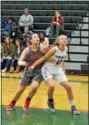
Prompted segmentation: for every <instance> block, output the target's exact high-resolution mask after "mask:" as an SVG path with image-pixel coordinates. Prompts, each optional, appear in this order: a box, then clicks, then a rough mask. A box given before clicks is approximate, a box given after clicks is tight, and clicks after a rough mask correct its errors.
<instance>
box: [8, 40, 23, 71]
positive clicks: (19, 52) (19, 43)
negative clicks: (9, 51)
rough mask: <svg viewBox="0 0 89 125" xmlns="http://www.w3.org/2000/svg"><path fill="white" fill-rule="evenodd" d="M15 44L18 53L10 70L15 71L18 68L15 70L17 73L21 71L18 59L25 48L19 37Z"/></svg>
mask: <svg viewBox="0 0 89 125" xmlns="http://www.w3.org/2000/svg"><path fill="white" fill-rule="evenodd" d="M15 45H16V55H15V57H14V59H13V60H12V64H11V67H10V72H13V71H14V70H15V69H16V70H15V72H16V73H17V72H19V71H20V66H18V60H19V57H20V55H21V53H22V51H23V50H24V48H23V47H22V46H21V40H20V39H17V40H16V41H15Z"/></svg>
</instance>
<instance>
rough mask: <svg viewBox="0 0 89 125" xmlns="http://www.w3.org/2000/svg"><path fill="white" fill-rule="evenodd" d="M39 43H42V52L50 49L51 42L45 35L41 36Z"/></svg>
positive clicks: (41, 34)
mask: <svg viewBox="0 0 89 125" xmlns="http://www.w3.org/2000/svg"><path fill="white" fill-rule="evenodd" d="M39 41H40V48H41V49H42V50H45V49H46V48H48V47H49V40H48V38H47V37H45V35H44V34H43V33H40V34H39Z"/></svg>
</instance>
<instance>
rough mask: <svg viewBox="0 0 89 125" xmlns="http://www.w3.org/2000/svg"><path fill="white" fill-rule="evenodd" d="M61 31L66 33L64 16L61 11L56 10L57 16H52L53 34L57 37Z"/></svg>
mask: <svg viewBox="0 0 89 125" xmlns="http://www.w3.org/2000/svg"><path fill="white" fill-rule="evenodd" d="M60 32H63V33H64V17H63V16H62V15H61V14H60V12H58V11H55V16H54V17H53V18H52V22H51V34H50V35H51V36H55V37H57V36H58V35H59V34H60Z"/></svg>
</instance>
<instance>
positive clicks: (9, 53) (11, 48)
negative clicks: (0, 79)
mask: <svg viewBox="0 0 89 125" xmlns="http://www.w3.org/2000/svg"><path fill="white" fill-rule="evenodd" d="M2 49H3V53H2V65H1V66H2V68H4V69H3V70H2V72H6V71H7V70H9V68H10V65H11V62H12V59H13V58H14V56H15V52H16V47H15V45H14V44H13V43H12V42H11V39H10V37H6V38H5V43H4V44H3V47H2ZM3 66H4V67H3Z"/></svg>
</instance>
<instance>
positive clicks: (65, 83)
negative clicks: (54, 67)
mask: <svg viewBox="0 0 89 125" xmlns="http://www.w3.org/2000/svg"><path fill="white" fill-rule="evenodd" d="M55 80H56V81H57V82H58V83H60V85H62V86H63V87H64V89H65V90H66V92H67V95H68V99H69V102H70V105H71V113H72V114H77V115H78V114H79V111H77V110H76V106H75V102H74V97H73V92H72V88H71V85H70V84H69V82H68V79H67V77H66V75H65V74H64V72H63V71H60V72H59V74H57V76H56V77H55Z"/></svg>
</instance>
